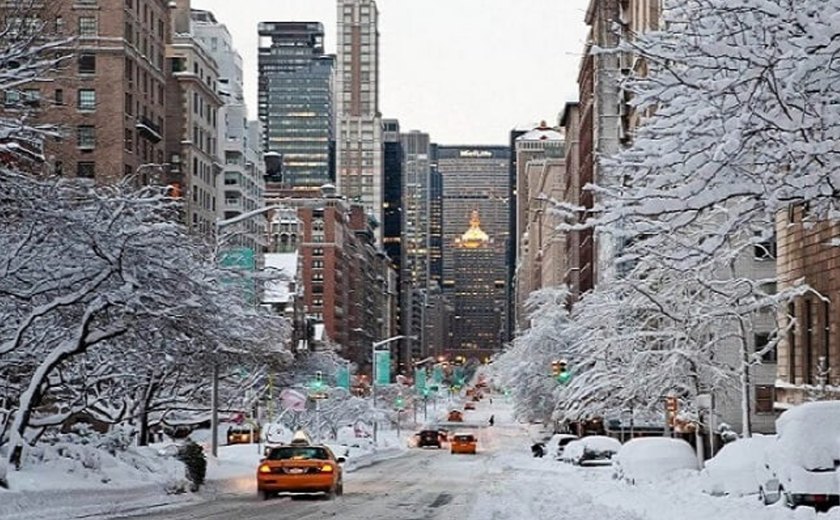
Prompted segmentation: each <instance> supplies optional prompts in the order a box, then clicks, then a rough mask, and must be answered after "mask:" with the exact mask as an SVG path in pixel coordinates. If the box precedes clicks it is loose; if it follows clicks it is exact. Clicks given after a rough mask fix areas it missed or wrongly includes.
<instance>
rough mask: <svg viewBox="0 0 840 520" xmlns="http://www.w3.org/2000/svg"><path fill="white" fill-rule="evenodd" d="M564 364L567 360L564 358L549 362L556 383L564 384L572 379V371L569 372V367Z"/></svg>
mask: <svg viewBox="0 0 840 520" xmlns="http://www.w3.org/2000/svg"><path fill="white" fill-rule="evenodd" d="M566 365H567V362H566V360H565V359H561V360H559V361H554V362H553V363H552V364H551V372H552V374H553V375H554V379H556V380H557V382H558V383H561V384H566V383H568V382H569V381H570V380H571V379H572V373H571V372H569V369H568V368H567V367H566Z"/></svg>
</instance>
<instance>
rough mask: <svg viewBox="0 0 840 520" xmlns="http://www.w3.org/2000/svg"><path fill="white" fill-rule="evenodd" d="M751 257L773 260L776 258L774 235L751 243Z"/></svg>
mask: <svg viewBox="0 0 840 520" xmlns="http://www.w3.org/2000/svg"><path fill="white" fill-rule="evenodd" d="M753 257H754V258H755V259H756V260H773V259H775V258H776V237H775V236H774V237H771V238H770V239H768V240H765V241H763V242H758V243H756V244H755V245H753Z"/></svg>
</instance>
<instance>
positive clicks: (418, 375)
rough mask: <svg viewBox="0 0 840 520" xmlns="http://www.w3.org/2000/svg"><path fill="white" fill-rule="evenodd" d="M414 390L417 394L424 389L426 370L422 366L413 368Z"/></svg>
mask: <svg viewBox="0 0 840 520" xmlns="http://www.w3.org/2000/svg"><path fill="white" fill-rule="evenodd" d="M414 390H415V391H416V392H417V393H418V394H422V393H423V392H425V391H426V370H425V369H423V368H415V369H414Z"/></svg>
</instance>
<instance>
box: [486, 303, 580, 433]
mask: <svg viewBox="0 0 840 520" xmlns="http://www.w3.org/2000/svg"><path fill="white" fill-rule="evenodd" d="M568 298H569V292H568V290H566V289H565V288H549V289H543V290H540V291H536V292H534V293H533V294H532V295H531V296H530V297H529V299H528V302H527V304H526V309H527V310H528V312H529V316H530V321H531V327H530V328H529V329H528V330H527V331H526V332H525V333H524V334H522V335H521V336H519V337H517V338H516V339H515V340H514V341H513V344H512V345H511V346H510V348H509V349H508V350H506V351H505V352H504V353H503V354H502V355H501V356H499V357H498V358H497V359H496V360H495V361H494V362H493V370H494V371H495V373H496V377H497V378H498V380H499V381H500V382H501V383H502V384H503V385H504V386H505V387H506V388H508V389H509V390H510V392H511V396H512V398H513V401H514V406H515V413H516V415H517V417H519V418H521V419H523V420H543V421H547V420H548V419H550V418H551V415H552V413H553V412H554V409H555V406H556V401H555V399H554V393H555V391H556V389H557V386H558V383H557V381H556V380H555V379H554V378H553V377H552V374H551V364H552V362H554V361H559V360H563V359H565V360H568V361H571V360H573V344H574V343H575V341H576V340H577V336H578V334H579V333H580V332H579V330H578V329H577V327H576V326H575V324H574V323H573V322H572V321H571V320H570V319H569V313H568V310H567V303H568Z"/></svg>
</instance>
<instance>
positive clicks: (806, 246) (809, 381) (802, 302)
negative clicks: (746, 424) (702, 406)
mask: <svg viewBox="0 0 840 520" xmlns="http://www.w3.org/2000/svg"><path fill="white" fill-rule="evenodd" d="M803 218H806V219H807V208H806V207H803V206H801V205H800V206H791V207H790V208H789V209H788V210H787V211H786V212H782V213H781V214H780V215H778V216H777V218H776V234H777V245H778V246H777V249H778V252H777V260H776V269H777V276H778V284H779V288H780V289H784V288H789V287H791V286H794V285H796V284H798V283H799V282H800V281H804V282H805V283H806V284H808V285H809V286H810V287H811V288H812V289H814V290H815V291H817V292H818V293H819V295H821V296H822V297H820V296H818V295H817V294H816V293H810V294H807V295H805V296H801V297H799V298H796V300H795V301H794V302H792V303H790V304H789V305H788V308H787V309H785V310H783V311H782V312H780V315H779V322H780V323H779V326H780V327H781V328H782V329H783V330H784V328H787V327H790V328H789V329H788V333H787V335H786V336H783V337H782V341H781V342H780V344H779V346H778V364H777V372H776V384H775V394H773V393H772V389H770V392H768V393H767V395H765V396H764V397H765V399H766V400H769V401H772V402H775V404H776V407H777V408H780V409H785V408H787V407H789V406H790V405H792V404H799V403H802V402H803V401H807V400H809V399H812V398H832V399H838V398H840V392H838V390H837V388H838V386H840V371H838V370H837V369H836V367H838V366H840V337H838V334H837V331H838V328H839V327H840V321H838V316H837V310H836V306H835V305H833V302H836V301H838V299H840V278H838V276H837V275H836V273H837V267H838V265H840V250H839V249H838V248H837V247H836V246H834V245H832V244H833V243H834V242H836V241H837V239H838V238H840V227H838V225H836V224H832V223H828V222H818V223H813V222H806V223H803ZM791 320H793V324H791V323H790V322H791Z"/></svg>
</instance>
